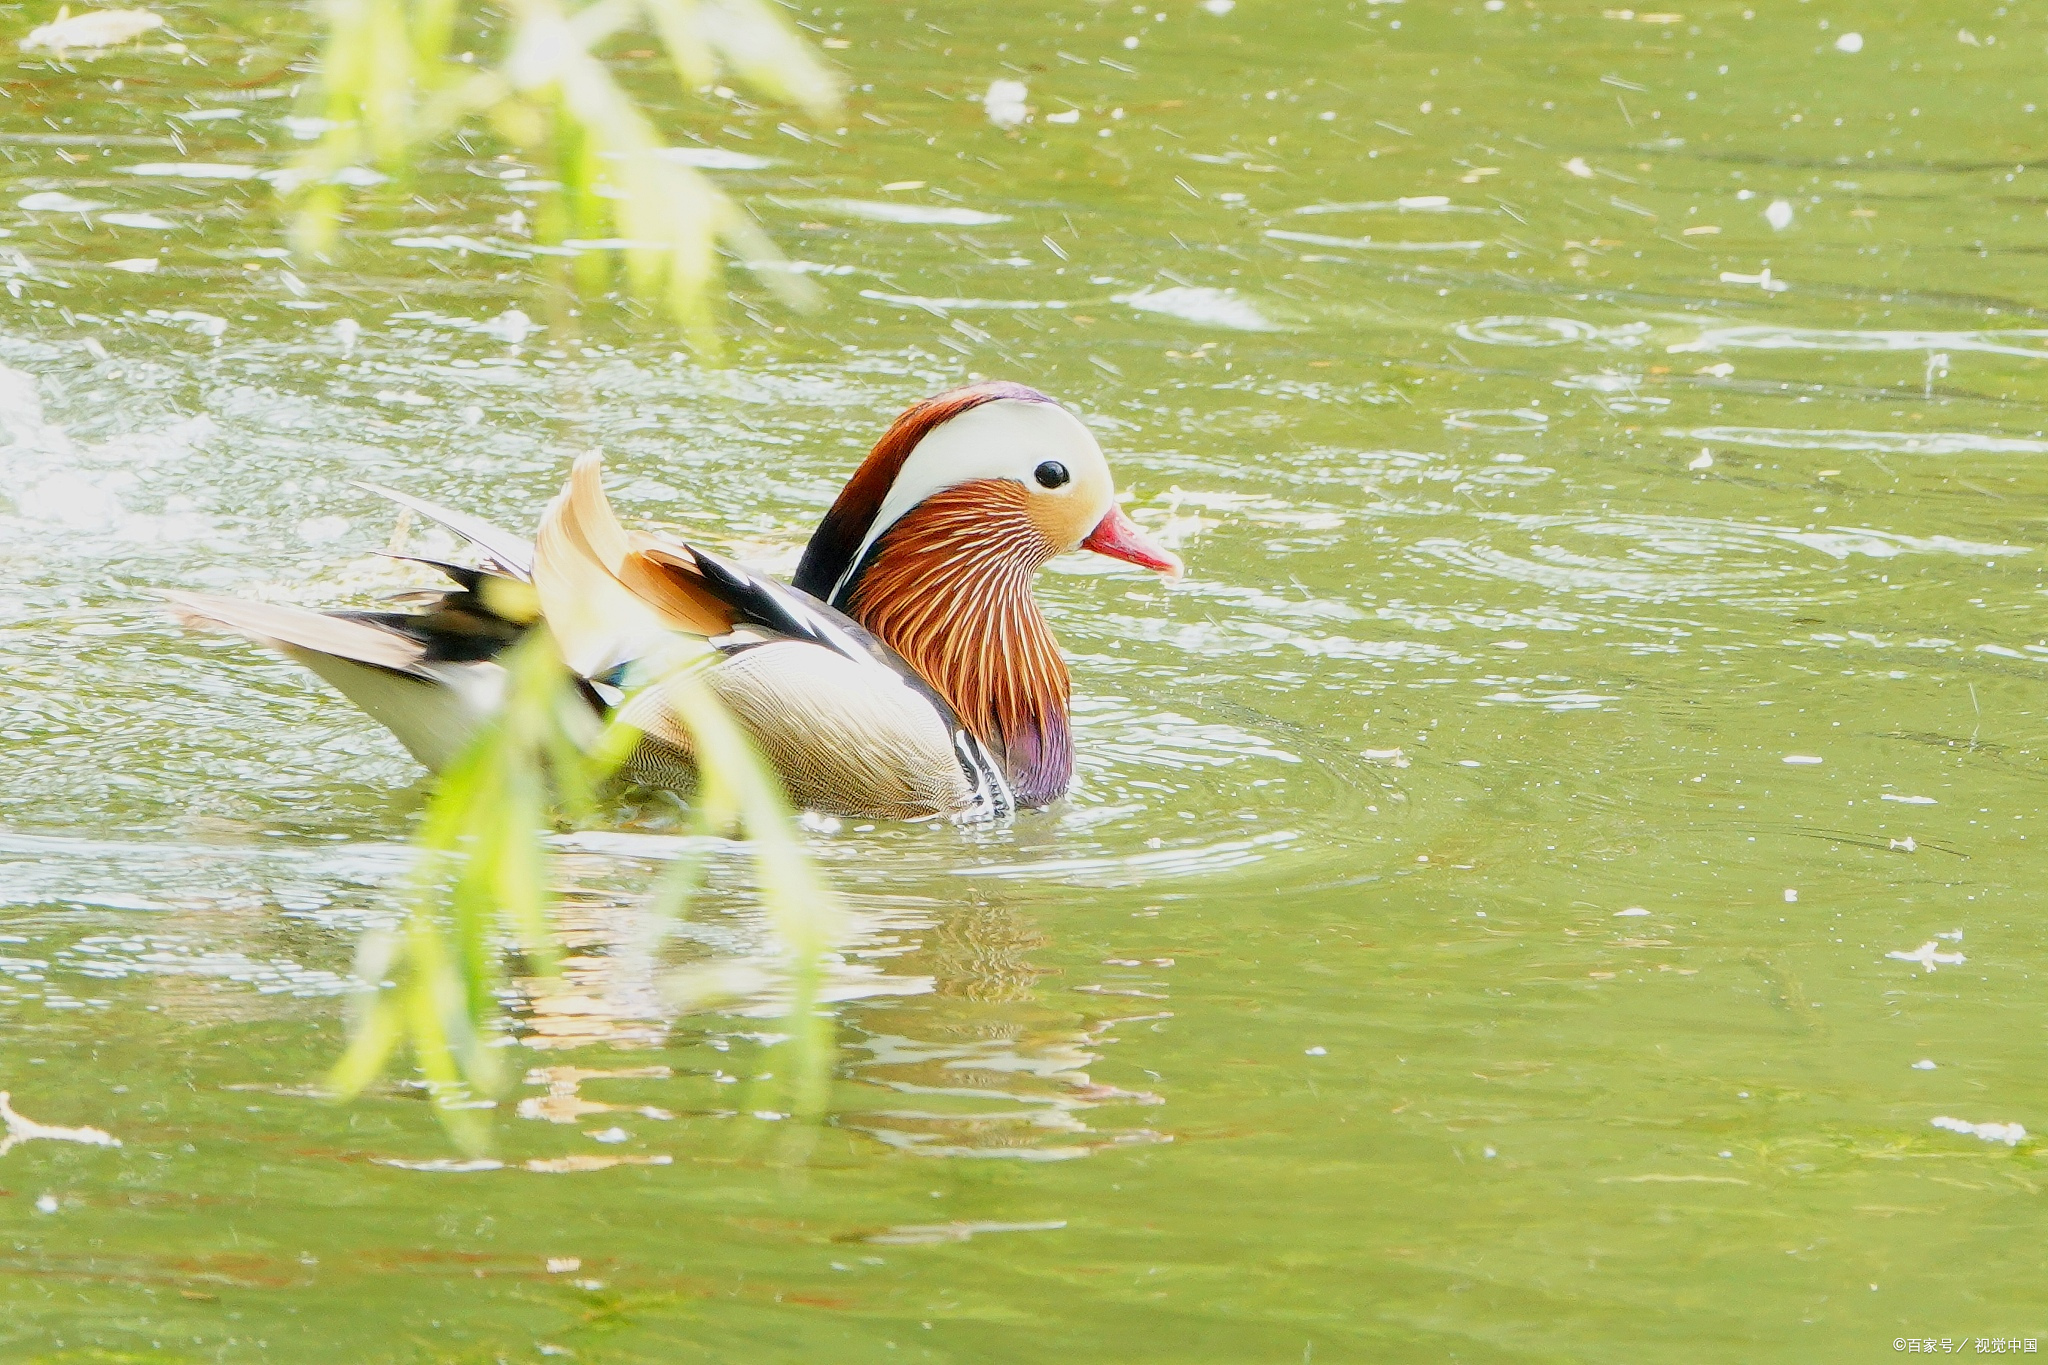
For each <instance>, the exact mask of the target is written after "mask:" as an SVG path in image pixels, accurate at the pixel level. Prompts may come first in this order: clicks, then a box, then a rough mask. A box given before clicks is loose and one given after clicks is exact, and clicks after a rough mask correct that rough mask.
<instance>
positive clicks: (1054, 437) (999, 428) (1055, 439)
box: [825, 398, 1115, 603]
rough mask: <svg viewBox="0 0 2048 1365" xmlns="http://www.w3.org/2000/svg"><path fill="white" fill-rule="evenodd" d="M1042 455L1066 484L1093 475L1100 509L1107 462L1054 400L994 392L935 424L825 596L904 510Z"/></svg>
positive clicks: (1079, 483) (1017, 469)
mask: <svg viewBox="0 0 2048 1365" xmlns="http://www.w3.org/2000/svg"><path fill="white" fill-rule="evenodd" d="M1048 459H1057V460H1059V461H1060V462H1061V463H1063V464H1065V465H1066V466H1067V469H1068V471H1069V473H1070V474H1071V475H1072V476H1073V480H1072V483H1071V484H1070V485H1069V487H1070V488H1072V489H1074V490H1075V491H1076V492H1081V491H1085V487H1086V481H1087V476H1088V475H1090V474H1095V475H1099V478H1097V479H1096V480H1095V481H1096V482H1097V483H1098V484H1099V487H1100V489H1101V496H1102V497H1103V499H1104V502H1105V508H1106V506H1107V503H1108V502H1109V501H1111V500H1114V497H1115V493H1114V490H1113V488H1112V486H1111V484H1110V479H1109V464H1108V461H1106V460H1105V459H1104V458H1103V455H1102V447H1101V446H1100V445H1099V444H1097V443H1096V440H1095V435H1094V433H1093V432H1091V431H1089V430H1088V428H1087V427H1086V426H1084V425H1082V422H1081V419H1080V418H1078V417H1076V416H1074V414H1073V413H1071V412H1068V411H1067V410H1066V409H1065V408H1063V407H1061V406H1060V405H1059V404H1057V403H1039V402H1028V401H1026V400H1024V399H1019V398H998V399H995V400H993V401H991V402H987V403H981V404H978V405H976V406H974V407H972V408H969V409H968V410H967V411H965V412H963V413H961V414H960V415H959V416H957V417H954V418H952V419H951V420H949V421H946V422H943V423H941V424H940V425H938V426H936V427H934V428H933V429H932V430H931V431H929V432H927V433H926V434H925V437H924V439H923V440H921V441H919V442H918V443H917V448H916V449H915V450H913V451H911V452H910V455H909V458H907V459H905V460H904V462H903V467H902V468H901V469H899V470H898V471H897V472H896V481H895V482H894V483H892V484H891V485H890V486H889V493H888V496H887V497H885V498H883V499H882V505H881V507H880V508H878V509H877V510H876V512H875V519H874V520H873V521H872V522H870V523H869V524H868V529H867V534H866V535H865V536H864V537H862V539H861V542H860V545H859V547H858V548H857V549H855V550H854V552H853V555H852V557H851V558H849V559H848V560H847V562H846V568H845V569H844V570H842V571H841V572H840V575H839V578H838V579H837V581H835V582H834V583H833V584H832V591H831V592H830V593H828V594H826V597H825V600H826V601H828V602H832V603H837V602H838V601H839V595H840V593H841V592H843V591H845V588H846V585H847V583H848V582H849V581H850V580H851V579H852V578H853V575H854V572H855V571H856V570H857V569H859V567H860V565H861V561H862V560H864V559H866V558H867V555H868V552H869V551H870V550H872V549H873V548H874V546H875V542H876V541H878V540H880V539H881V538H882V536H883V535H884V534H885V533H887V531H888V530H889V528H890V527H892V526H894V525H895V524H896V523H897V522H898V521H900V520H902V519H903V515H904V513H906V512H908V511H909V510H910V509H911V508H913V507H915V506H917V505H918V504H919V503H921V502H923V501H924V500H925V499H926V498H928V497H930V496H931V495H932V494H934V493H938V492H941V491H943V490H945V489H948V488H952V487H954V486H955V485H957V484H963V483H973V482H975V481H976V480H979V479H1011V480H1014V481H1016V482H1018V483H1022V482H1024V480H1026V479H1028V478H1029V477H1030V476H1031V471H1032V470H1034V469H1036V468H1037V467H1038V466H1039V465H1040V464H1041V463H1042V462H1044V461H1045V460H1048Z"/></svg>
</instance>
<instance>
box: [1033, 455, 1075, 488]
mask: <svg viewBox="0 0 2048 1365" xmlns="http://www.w3.org/2000/svg"><path fill="white" fill-rule="evenodd" d="M1031 477H1032V478H1034V479H1036V480H1038V486H1039V487H1040V488H1059V487H1061V486H1062V485H1064V484H1065V483H1066V482H1067V480H1068V479H1071V478H1073V477H1074V476H1073V475H1071V474H1069V473H1068V472H1067V467H1066V466H1065V465H1063V464H1061V463H1060V462H1059V461H1058V460H1047V461H1046V462H1045V463H1044V464H1042V465H1040V466H1039V467H1038V468H1036V469H1034V470H1032V471H1031Z"/></svg>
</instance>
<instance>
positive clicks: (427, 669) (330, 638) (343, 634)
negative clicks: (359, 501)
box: [164, 592, 505, 771]
mask: <svg viewBox="0 0 2048 1365" xmlns="http://www.w3.org/2000/svg"><path fill="white" fill-rule="evenodd" d="M164 596H165V598H166V599H168V600H169V601H170V603H171V605H172V610H173V612H174V613H175V614H176V615H177V616H178V618H179V619H180V620H181V621H183V622H184V623H185V624H186V625H188V626H199V627H225V628H227V629H229V630H232V631H235V632H236V633H238V634H240V635H243V636H246V637H248V638H249V639H251V640H254V641H255V642H256V643H258V644H262V645H267V646H269V647H270V648H272V649H275V650H276V651H277V652H278V653H280V654H283V655H285V656H286V657H287V658H290V659H293V660H295V661H296V662H298V663H301V664H303V665H305V666H306V667H307V668H308V669H310V670H312V671H313V673H315V674H316V675H318V676H319V677H320V678H321V679H322V680H324V681H325V682H327V683H328V684H329V685H330V686H332V687H333V688H334V689H335V690H336V691H338V692H340V693H341V694H342V695H343V696H344V697H347V698H348V699H349V700H350V701H351V702H354V703H355V704H356V706H358V707H359V708H361V709H362V710H363V711H364V712H365V713H367V714H368V715H369V716H370V718H371V719H373V720H375V721H377V722H379V723H380V724H382V725H383V726H385V727H386V728H387V729H389V730H390V731H391V733H392V734H394V735H396V736H397V737H398V742H399V743H401V744H403V745H404V746H405V747H406V750H407V751H408V752H409V753H411V754H412V756H413V757H414V758H416V759H418V760H419V761H420V762H421V763H423V764H425V765H426V766H427V767H428V768H431V769H434V770H436V771H438V770H439V769H441V768H442V767H444V766H446V764H447V763H448V762H449V760H451V759H452V758H454V757H455V755H456V754H458V753H460V752H461V750H462V747H463V746H464V745H465V744H467V743H468V742H469V738H470V736H471V735H473V734H474V733H475V732H476V729H477V727H478V726H479V725H480V724H482V723H483V721H484V720H485V719H487V718H488V717H489V716H490V715H491V714H492V713H493V712H495V711H496V710H497V709H498V707H499V705H500V704H501V703H502V701H503V699H504V690H505V671H504V669H502V668H501V667H499V666H498V665H497V664H495V663H491V662H488V661H487V660H474V659H472V660H467V661H464V660H457V659H451V658H448V657H445V656H444V657H440V658H436V657H434V655H435V653H436V651H434V650H433V649H432V648H430V645H429V643H428V642H427V641H425V640H422V639H420V638H418V637H417V636H416V635H413V634H409V633H407V632H406V631H404V630H401V629H397V628H394V627H393V626H392V625H391V624H389V623H388V620H387V618H385V617H382V616H380V615H378V614H374V613H367V612H366V613H353V614H345V615H328V614H326V613H324V612H317V611H306V610H304V609H303V608H299V607H285V606H279V605H276V604H275V603H270V602H248V601H243V600H240V599H238V598H232V597H214V596H211V595H208V594H205V593H190V592H166V593H165V594H164ZM397 619H400V620H403V619H407V618H403V617H400V618H397ZM411 619H423V618H411ZM500 647H502V646H500Z"/></svg>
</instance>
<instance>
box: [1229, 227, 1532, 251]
mask: <svg viewBox="0 0 2048 1365" xmlns="http://www.w3.org/2000/svg"><path fill="white" fill-rule="evenodd" d="M1266 236H1268V237H1270V238H1272V239H1273V240H1274V241H1277V242H1300V243H1302V244H1304V245H1306V246H1329V247H1339V248H1341V249H1343V250H1345V251H1481V250H1484V249H1485V248H1486V247H1488V246H1491V245H1492V243H1491V242H1408V241H1397V242H1387V241H1375V240H1373V239H1372V238H1370V237H1331V236H1328V235H1327V234H1325V233H1321V232H1290V231H1288V230H1287V229H1285V228H1267V229H1266Z"/></svg>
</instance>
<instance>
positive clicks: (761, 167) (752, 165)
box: [657, 147, 775, 171]
mask: <svg viewBox="0 0 2048 1365" xmlns="http://www.w3.org/2000/svg"><path fill="white" fill-rule="evenodd" d="M657 155H658V156H660V157H661V159H662V160H663V161H673V162H675V163H676V164H678V165H681V166H692V167H695V168H696V169H697V170H700V171H765V170H767V169H768V168H769V167H770V166H773V165H774V164H775V163H774V162H772V161H770V160H769V159H768V158H767V157H765V156H755V155H754V154H753V153H752V152H736V151H733V150H732V149H731V148H730V147H664V148H662V149H661V151H660V152H658V153H657Z"/></svg>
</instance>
